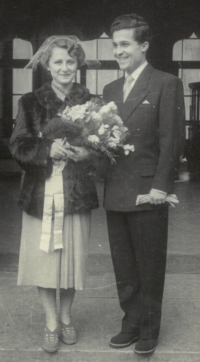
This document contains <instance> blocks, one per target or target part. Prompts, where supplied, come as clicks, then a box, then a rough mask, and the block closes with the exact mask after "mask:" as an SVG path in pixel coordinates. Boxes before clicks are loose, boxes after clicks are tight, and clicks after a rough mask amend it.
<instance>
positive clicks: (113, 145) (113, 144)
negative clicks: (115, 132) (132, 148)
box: [108, 141, 117, 148]
mask: <svg viewBox="0 0 200 362" xmlns="http://www.w3.org/2000/svg"><path fill="white" fill-rule="evenodd" d="M108 147H110V148H116V147H117V143H115V142H112V141H110V142H108Z"/></svg>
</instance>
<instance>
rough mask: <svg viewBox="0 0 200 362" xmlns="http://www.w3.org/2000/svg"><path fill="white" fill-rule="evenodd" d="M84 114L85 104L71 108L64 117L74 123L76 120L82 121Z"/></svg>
mask: <svg viewBox="0 0 200 362" xmlns="http://www.w3.org/2000/svg"><path fill="white" fill-rule="evenodd" d="M85 113H86V107H85V104H84V105H81V106H80V105H77V106H74V107H72V108H69V109H68V111H67V113H66V116H69V117H71V119H72V121H73V122H74V121H76V120H77V119H83V118H84V117H85ZM63 114H64V113H63Z"/></svg>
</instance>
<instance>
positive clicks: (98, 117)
mask: <svg viewBox="0 0 200 362" xmlns="http://www.w3.org/2000/svg"><path fill="white" fill-rule="evenodd" d="M91 118H92V119H93V120H94V121H101V119H102V117H101V115H100V114H99V113H97V112H95V111H93V112H92V113H91Z"/></svg>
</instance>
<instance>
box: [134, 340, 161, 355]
mask: <svg viewBox="0 0 200 362" xmlns="http://www.w3.org/2000/svg"><path fill="white" fill-rule="evenodd" d="M157 343H158V340H157V339H139V341H138V342H137V343H136V345H135V353H138V354H147V353H153V352H154V351H155V349H156V346H157Z"/></svg>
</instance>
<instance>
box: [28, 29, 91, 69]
mask: <svg viewBox="0 0 200 362" xmlns="http://www.w3.org/2000/svg"><path fill="white" fill-rule="evenodd" d="M78 41H79V39H78V38H77V37H76V36H74V35H69V36H67V35H52V36H50V37H49V38H47V39H46V40H45V41H44V43H43V44H42V45H41V46H40V47H39V49H38V51H37V52H36V53H35V54H34V55H33V56H32V58H31V60H30V62H29V63H28V64H27V65H26V67H25V68H33V69H34V70H35V69H36V68H37V66H38V63H40V64H41V65H42V66H43V67H44V68H45V69H47V68H48V65H49V59H50V58H51V55H52V51H53V49H54V48H57V47H58V48H63V49H66V50H67V51H68V53H69V55H70V56H71V57H76V58H77V62H78V67H80V66H81V65H84V64H85V61H84V60H85V52H84V50H83V48H82V46H81V45H80V44H79V43H78Z"/></svg>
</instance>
